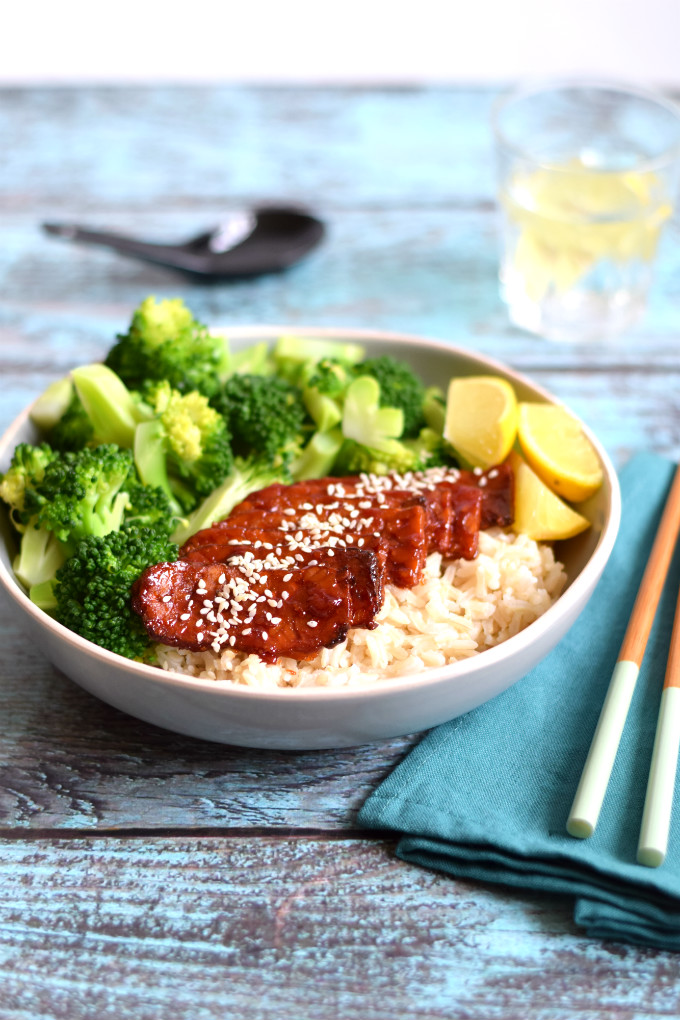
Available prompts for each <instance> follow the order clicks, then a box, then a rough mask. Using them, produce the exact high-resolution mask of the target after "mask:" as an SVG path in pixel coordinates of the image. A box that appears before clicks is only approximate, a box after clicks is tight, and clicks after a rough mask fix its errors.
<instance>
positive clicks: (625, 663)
mask: <svg viewBox="0 0 680 1020" xmlns="http://www.w3.org/2000/svg"><path fill="white" fill-rule="evenodd" d="M679 530H680V466H679V467H678V468H677V469H676V472H675V476H674V478H673V484H672V485H671V489H670V492H669V494H668V498H667V500H666V505H665V507H664V511H663V514H662V515H661V520H660V522H659V527H658V530H657V533H656V536H655V538H654V544H653V545H652V550H651V553H650V555H649V560H648V561H647V566H646V568H645V572H644V574H643V576H642V582H641V584H640V588H639V590H638V593H637V596H636V599H635V604H634V606H633V611H632V613H631V616H630V619H629V621H628V626H627V628H626V633H625V636H624V638H623V643H622V645H621V649H620V651H619V656H618V659H617V662H616V665H615V667H614V671H613V673H612V677H611V680H610V682H609V688H608V690H607V695H606V697H605V700H604V704H603V706H602V710H601V712H600V718H599V720H598V723H597V727H596V728H595V734H594V736H593V740H592V743H591V745H590V750H589V752H588V757H587V758H586V763H585V765H584V767H583V772H582V774H581V781H580V782H579V785H578V789H577V790H576V796H575V797H574V802H573V804H572V806H571V811H570V812H569V817H568V819H567V832H568V833H569V834H570V835H571V836H576V837H578V838H579V839H585V838H586V837H587V836H592V834H593V832H594V831H595V827H596V825H597V820H598V818H599V816H600V810H601V808H602V802H603V800H604V796H605V793H606V790H607V786H608V784H609V778H610V776H611V772H612V768H613V767H614V759H615V758H616V752H617V751H618V748H619V744H620V742H621V734H622V733H623V728H624V725H625V722H626V717H627V715H628V710H629V708H630V703H631V699H632V697H633V691H634V690H635V684H636V683H637V678H638V675H639V672H640V667H641V666H642V659H643V657H644V654H645V649H646V647H647V641H648V639H649V634H650V631H651V629H652V624H653V622H654V616H655V614H656V610H657V606H658V604H659V599H660V598H661V592H662V590H663V586H664V582H665V580H666V575H667V573H668V568H669V566H670V562H671V557H672V555H673V550H674V548H675V543H676V541H677V537H678V531H679ZM671 700H672V701H675V697H674V696H671ZM667 711H668V712H669V713H670V712H671V709H668V710H667Z"/></svg>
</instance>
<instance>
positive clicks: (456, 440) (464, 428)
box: [444, 375, 517, 468]
mask: <svg viewBox="0 0 680 1020" xmlns="http://www.w3.org/2000/svg"><path fill="white" fill-rule="evenodd" d="M516 436H517V398H516V396H515V391H514V389H513V388H512V386H511V385H510V383H509V382H508V381H507V380H506V379H502V378H500V377H499V376H495V375H474V376H467V377H463V378H458V379H452V380H451V382H450V383H449V390H448V394H447V399H446V420H445V423H444V439H445V440H446V441H447V443H450V444H451V446H453V448H454V449H455V450H456V452H457V453H458V454H459V455H460V456H461V457H462V458H463V460H464V461H465V462H466V465H468V466H470V467H481V468H488V467H492V466H493V465H494V464H500V463H501V461H504V460H505V458H506V457H507V456H508V454H509V453H510V450H511V449H512V446H513V443H514V442H515V438H516Z"/></svg>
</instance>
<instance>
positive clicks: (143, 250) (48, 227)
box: [43, 223, 172, 258]
mask: <svg viewBox="0 0 680 1020" xmlns="http://www.w3.org/2000/svg"><path fill="white" fill-rule="evenodd" d="M43 230H44V231H46V233H48V234H53V235H54V236H55V237H63V238H65V239H66V240H68V241H79V242H83V243H84V244H101V245H104V246H105V247H107V248H113V249H114V250H115V251H119V252H124V253H128V254H130V255H142V256H147V257H149V256H153V255H155V254H158V255H160V254H161V253H163V255H164V258H167V254H168V249H172V246H171V245H165V244H152V243H150V242H148V241H136V240H135V239H134V238H133V237H125V236H124V235H123V234H114V233H111V232H109V231H106V230H87V229H86V228H84V227H79V226H77V224H75V223H43Z"/></svg>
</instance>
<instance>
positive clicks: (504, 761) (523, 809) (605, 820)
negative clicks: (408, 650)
mask: <svg viewBox="0 0 680 1020" xmlns="http://www.w3.org/2000/svg"><path fill="white" fill-rule="evenodd" d="M673 473H674V465H673V464H671V463H669V462H668V461H666V460H664V459H663V458H661V457H658V456H655V455H651V454H650V455H647V454H641V455H638V456H636V457H635V458H634V459H633V460H632V461H630V462H629V463H628V464H627V465H626V467H625V468H624V469H623V471H622V472H621V489H622V497H623V514H622V522H621V530H620V532H619V536H618V538H617V541H616V544H615V548H614V551H613V553H612V556H611V558H610V561H609V563H608V565H607V567H606V569H605V572H604V574H603V576H602V579H601V581H600V583H599V585H598V587H597V588H596V591H595V593H594V594H593V597H592V598H591V600H590V602H589V603H588V606H587V607H586V609H585V610H584V612H583V613H582V614H581V616H580V618H579V619H578V620H577V621H576V623H575V624H574V626H573V627H572V628H571V630H570V631H569V633H568V634H567V635H566V637H565V638H563V640H562V641H561V642H560V644H559V645H558V647H557V648H556V649H555V650H554V651H553V652H552V653H551V654H550V655H549V656H548V657H547V658H546V659H545V660H544V661H543V662H542V663H541V664H540V665H539V666H537V667H536V668H535V669H534V670H532V672H531V673H529V674H528V675H527V676H526V677H524V678H523V679H522V680H520V681H519V682H518V683H516V684H515V685H514V686H513V687H511V688H510V689H509V690H507V691H505V692H504V693H503V694H501V695H499V696H498V697H496V698H494V699H492V700H491V701H489V702H487V703H486V704H485V705H482V706H481V707H480V708H477V709H475V710H474V711H472V712H469V713H467V715H465V716H462V717H460V718H458V719H454V720H452V721H451V722H449V723H445V724H444V725H442V726H440V727H438V728H437V729H435V730H432V731H431V732H430V733H429V734H428V735H427V736H426V737H425V738H424V739H423V740H422V742H421V743H420V744H419V745H418V746H417V747H416V748H415V749H414V750H413V751H412V752H411V753H410V754H409V755H408V756H407V757H406V759H405V760H404V761H403V762H402V763H401V764H400V765H399V766H398V767H397V768H396V769H395V770H394V772H392V774H391V775H390V776H389V777H388V778H387V780H386V781H385V782H383V783H382V785H381V786H380V787H378V789H377V790H376V791H375V792H374V793H373V794H372V795H371V796H370V797H369V799H368V801H367V802H366V803H365V804H364V806H363V808H362V810H361V812H360V814H359V819H358V820H359V823H360V824H362V825H363V826H366V827H369V828H380V829H390V830H395V831H397V832H399V833H401V834H402V838H401V840H400V842H399V844H398V848H397V854H398V855H399V856H400V857H401V858H403V859H404V860H406V861H410V862H413V863H416V864H420V865H423V866H425V867H429V868H436V869H439V870H441V871H445V872H447V873H449V874H451V875H454V876H456V877H460V878H466V879H481V880H483V881H486V882H498V883H501V884H504V885H506V886H515V887H520V888H526V889H536V890H541V891H544V892H547V893H555V894H571V895H573V896H574V897H575V898H576V903H575V913H574V919H575V921H576V923H577V924H578V925H581V926H583V927H585V928H586V930H587V932H588V933H589V934H590V935H592V936H597V937H601V938H609V939H616V940H619V941H625V942H632V943H638V944H643V945H649V946H656V947H659V948H663V949H669V950H680V803H678V804H677V805H676V807H677V810H676V811H675V812H674V817H673V820H672V824H671V832H670V838H669V849H668V854H667V857H666V860H665V862H664V864H663V865H662V866H661V867H660V868H655V869H652V868H646V867H644V866H642V865H639V864H637V863H636V851H637V841H638V835H639V828H640V820H641V816H642V807H643V803H644V797H645V791H646V786H647V777H648V773H649V764H650V759H651V752H652V745H653V742H654V733H655V729H656V722H657V713H658V708H659V699H660V695H661V690H662V686H663V680H664V674H665V667H666V657H667V650H668V643H669V639H670V634H671V629H672V623H673V615H674V609H675V600H676V595H677V591H678V583H679V581H680V555H679V554H678V551H677V550H676V554H675V556H674V559H673V563H672V568H671V571H670V572H669V576H668V579H667V583H666V586H665V588H664V593H663V596H662V600H661V603H660V605H659V610H658V612H657V616H656V619H655V623H654V627H653V630H652V634H651V637H650V641H649V644H648V646H647V651H646V655H645V659H644V663H643V668H642V670H641V673H640V677H639V680H638V683H637V687H636V691H635V694H634V697H633V703H632V705H631V710H630V714H629V717H628V720H627V723H626V727H625V730H624V734H623V740H622V742H621V745H620V747H619V752H618V755H617V758H616V762H615V765H614V770H613V772H612V776H611V779H610V783H609V788H608V791H607V795H606V797H605V802H604V805H603V808H602V813H601V815H600V820H599V823H598V826H597V828H596V831H595V834H594V835H593V836H591V837H590V838H589V839H586V840H581V839H574V838H572V837H571V836H569V835H567V832H566V828H565V825H566V820H567V816H568V814H569V810H570V808H571V803H572V800H573V797H574V794H575V792H576V787H577V785H578V781H579V779H580V775H581V771H582V768H583V764H584V762H585V759H586V755H587V753H588V748H589V746H590V741H591V739H592V735H593V732H594V730H595V726H596V723H597V719H598V716H599V713H600V708H601V706H602V703H603V700H604V696H605V693H606V689H607V686H608V684H609V680H610V677H611V673H612V669H613V667H614V664H615V662H616V659H617V657H618V653H619V649H620V645H621V641H622V639H623V635H624V632H625V629H626V625H627V622H628V619H629V616H630V613H631V610H632V608H633V603H634V601H635V596H636V594H637V589H638V586H639V584H640V581H641V578H642V574H643V571H644V568H645V566H646V563H647V559H648V556H649V551H650V549H651V546H652V542H653V540H654V535H655V532H656V528H657V525H658V522H659V518H660V516H661V512H662V510H663V506H664V503H665V499H666V496H667V493H668V490H669V488H670V483H671V480H672V477H673Z"/></svg>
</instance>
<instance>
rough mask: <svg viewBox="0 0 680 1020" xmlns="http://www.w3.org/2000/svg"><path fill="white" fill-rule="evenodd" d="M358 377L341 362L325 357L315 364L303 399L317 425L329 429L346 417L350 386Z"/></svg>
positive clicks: (305, 387) (304, 387) (303, 392)
mask: <svg viewBox="0 0 680 1020" xmlns="http://www.w3.org/2000/svg"><path fill="white" fill-rule="evenodd" d="M353 379H354V376H353V375H352V373H351V370H350V369H349V368H348V367H347V366H346V365H343V364H342V362H340V361H334V360H333V359H332V358H324V359H323V360H322V361H320V362H319V363H318V364H317V365H315V366H313V371H310V373H309V378H308V379H307V381H306V383H305V384H304V386H303V390H302V399H303V400H304V403H305V407H306V408H307V411H308V412H309V414H310V416H311V418H312V420H313V421H314V424H315V425H316V426H317V428H319V429H322V430H323V431H326V430H327V429H331V428H333V427H334V426H335V425H337V424H338V423H339V422H340V421H341V420H342V408H343V404H344V401H345V393H346V392H347V388H348V386H349V385H350V383H351V382H352V380H353Z"/></svg>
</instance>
